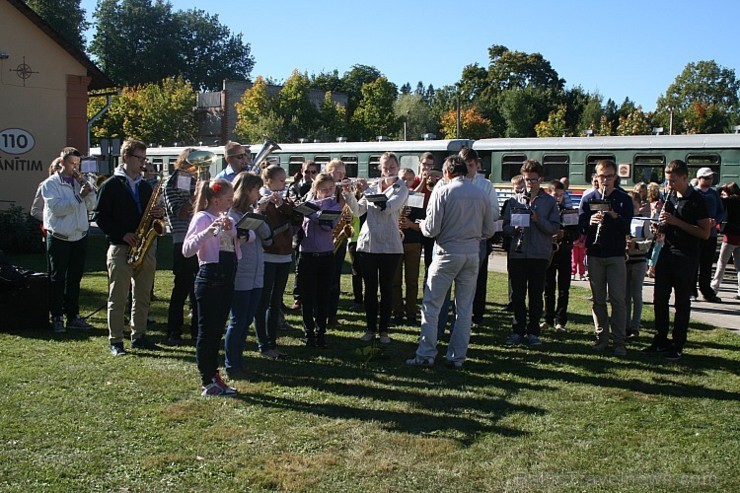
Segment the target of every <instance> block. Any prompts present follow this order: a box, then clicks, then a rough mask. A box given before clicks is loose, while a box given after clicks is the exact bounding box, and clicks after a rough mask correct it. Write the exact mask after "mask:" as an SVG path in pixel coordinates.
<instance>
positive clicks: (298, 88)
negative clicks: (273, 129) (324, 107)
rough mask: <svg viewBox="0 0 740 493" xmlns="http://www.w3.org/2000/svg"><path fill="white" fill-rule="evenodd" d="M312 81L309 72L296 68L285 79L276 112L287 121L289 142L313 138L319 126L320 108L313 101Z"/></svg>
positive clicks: (286, 135)
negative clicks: (305, 72)
mask: <svg viewBox="0 0 740 493" xmlns="http://www.w3.org/2000/svg"><path fill="white" fill-rule="evenodd" d="M310 93H311V81H310V80H309V78H308V74H301V73H299V72H298V70H294V71H293V74H292V75H291V76H290V77H289V78H288V80H287V81H285V85H283V88H282V90H281V91H280V92H279V93H278V95H277V99H276V101H275V106H274V109H275V112H276V113H277V115H278V116H279V117H282V118H283V121H285V127H284V132H283V135H284V136H285V140H287V141H288V142H297V141H298V139H300V138H303V137H307V138H312V137H313V136H314V135H313V134H314V133H315V131H316V129H317V127H318V125H317V122H318V119H319V110H318V109H317V108H316V106H315V105H314V103H313V102H311V97H310Z"/></svg>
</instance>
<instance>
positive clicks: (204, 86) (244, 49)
mask: <svg viewBox="0 0 740 493" xmlns="http://www.w3.org/2000/svg"><path fill="white" fill-rule="evenodd" d="M174 21H175V23H176V24H177V26H178V30H179V33H180V35H181V38H180V47H179V49H178V51H177V57H178V59H179V62H180V63H179V65H180V67H181V68H180V70H181V73H182V74H183V75H184V76H185V78H186V79H187V80H189V81H191V82H192V83H193V85H195V86H196V87H198V88H199V89H201V90H218V89H220V87H221V85H222V84H223V81H224V80H226V79H237V80H238V79H249V74H250V73H251V72H252V67H254V58H253V57H252V56H251V54H250V51H251V48H250V46H249V43H246V44H245V43H244V42H242V34H241V33H239V34H232V33H231V32H230V30H229V28H228V27H226V26H224V25H222V24H220V23H219V21H218V15H210V14H208V13H206V12H205V11H203V10H197V9H192V10H188V11H185V12H182V11H181V12H177V13H175V15H174Z"/></svg>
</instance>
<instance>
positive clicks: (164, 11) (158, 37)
mask: <svg viewBox="0 0 740 493" xmlns="http://www.w3.org/2000/svg"><path fill="white" fill-rule="evenodd" d="M94 17H95V19H96V26H97V30H96V32H95V35H94V37H93V41H92V43H91V44H90V53H91V54H93V55H94V56H95V57H96V58H97V61H98V64H99V65H100V67H101V68H102V69H103V71H104V72H105V73H106V74H107V75H108V76H109V77H110V78H111V79H112V80H114V81H115V82H116V83H118V84H121V85H136V84H141V83H146V82H153V81H158V80H162V79H164V78H166V77H174V76H178V75H184V76H185V77H186V78H187V79H188V80H189V81H190V82H191V83H192V84H193V85H194V86H195V87H197V88H199V89H204V88H209V89H216V88H218V87H219V86H220V84H221V82H222V80H223V79H225V78H239V79H245V78H248V77H249V73H250V72H251V69H252V66H253V65H254V60H253V58H252V57H251V55H250V47H249V44H243V43H242V41H241V35H237V36H233V35H231V34H230V32H229V30H228V28H226V27H224V26H221V25H220V24H219V23H218V17H217V16H210V15H208V14H206V13H205V12H203V11H202V10H196V9H193V10H190V11H187V12H182V11H178V12H175V13H173V11H172V4H171V3H169V2H168V1H164V0H100V1H99V2H98V5H97V8H96V10H95V14H94Z"/></svg>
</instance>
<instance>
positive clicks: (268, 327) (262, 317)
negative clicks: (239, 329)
mask: <svg viewBox="0 0 740 493" xmlns="http://www.w3.org/2000/svg"><path fill="white" fill-rule="evenodd" d="M290 265H291V264H290V262H284V263H273V262H265V278H264V283H263V284H264V286H263V288H262V296H261V297H260V301H259V304H258V305H257V312H256V313H255V316H254V331H255V333H256V334H257V346H258V347H259V350H260V352H261V353H264V352H265V351H267V350H268V349H275V348H276V347H277V331H278V321H279V320H280V310H282V305H283V294H285V286H286V285H287V284H288V275H289V274H290Z"/></svg>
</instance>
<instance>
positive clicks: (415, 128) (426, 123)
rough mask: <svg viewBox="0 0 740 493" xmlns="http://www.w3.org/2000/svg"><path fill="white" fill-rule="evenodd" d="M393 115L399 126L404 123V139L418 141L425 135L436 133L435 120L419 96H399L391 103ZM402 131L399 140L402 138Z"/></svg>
mask: <svg viewBox="0 0 740 493" xmlns="http://www.w3.org/2000/svg"><path fill="white" fill-rule="evenodd" d="M393 113H394V114H395V115H396V118H397V119H398V121H399V122H401V124H403V123H406V138H407V139H408V140H418V139H421V136H422V135H423V134H425V133H434V134H436V133H437V120H435V119H434V116H433V115H432V110H431V109H430V108H429V105H428V104H426V103H425V102H424V99H423V98H422V96H420V95H419V94H406V95H403V94H402V95H401V96H399V97H398V99H396V101H395V102H394V103H393ZM403 133H404V132H403V129H401V131H400V132H399V140H402V139H403V138H404V135H403Z"/></svg>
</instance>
